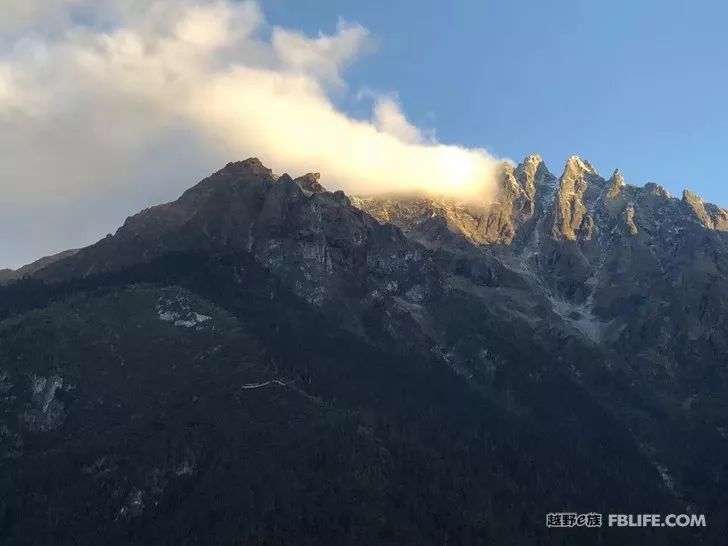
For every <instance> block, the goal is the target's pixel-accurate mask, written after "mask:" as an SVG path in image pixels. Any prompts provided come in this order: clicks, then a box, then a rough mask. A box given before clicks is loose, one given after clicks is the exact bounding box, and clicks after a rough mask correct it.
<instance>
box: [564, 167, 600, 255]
mask: <svg viewBox="0 0 728 546" xmlns="http://www.w3.org/2000/svg"><path fill="white" fill-rule="evenodd" d="M605 185H606V184H605V181H604V179H603V178H602V177H600V176H599V175H598V174H597V173H596V171H595V170H594V168H593V167H592V166H591V165H590V164H589V163H588V162H585V161H582V160H581V159H580V158H579V157H577V156H571V157H570V158H569V160H568V161H567V163H566V168H565V169H564V173H563V174H562V175H561V179H560V184H559V189H558V192H557V195H556V207H555V210H554V223H553V227H552V234H553V236H554V238H564V239H566V240H569V241H575V240H576V239H577V237H582V238H584V239H591V237H592V234H593V230H594V218H593V216H592V214H591V212H590V208H593V207H591V205H593V204H594V203H595V202H596V200H597V199H598V198H599V196H600V195H601V193H602V192H603V191H604V188H605Z"/></svg>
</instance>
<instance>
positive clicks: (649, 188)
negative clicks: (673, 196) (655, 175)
mask: <svg viewBox="0 0 728 546" xmlns="http://www.w3.org/2000/svg"><path fill="white" fill-rule="evenodd" d="M644 189H645V192H646V193H647V194H649V195H654V196H656V197H662V198H663V199H670V192H669V191H667V190H666V189H665V188H663V187H662V186H660V185H659V184H658V183H657V182H648V183H647V184H645V188H644Z"/></svg>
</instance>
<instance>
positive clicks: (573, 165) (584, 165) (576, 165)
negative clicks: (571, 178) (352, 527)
mask: <svg viewBox="0 0 728 546" xmlns="http://www.w3.org/2000/svg"><path fill="white" fill-rule="evenodd" d="M584 173H588V174H598V173H597V171H596V169H595V168H594V166H593V165H592V164H591V163H589V162H588V161H586V160H584V159H582V158H581V157H579V156H578V155H572V156H571V157H569V159H567V160H566V167H565V168H564V175H567V174H584Z"/></svg>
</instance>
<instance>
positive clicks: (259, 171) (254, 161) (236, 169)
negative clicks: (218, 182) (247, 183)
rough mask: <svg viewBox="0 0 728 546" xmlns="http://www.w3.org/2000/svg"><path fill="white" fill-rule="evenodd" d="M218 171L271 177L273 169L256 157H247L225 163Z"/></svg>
mask: <svg viewBox="0 0 728 546" xmlns="http://www.w3.org/2000/svg"><path fill="white" fill-rule="evenodd" d="M219 172H228V173H231V174H232V173H246V174H251V175H262V176H266V177H271V178H273V171H272V170H271V169H269V168H267V167H266V166H265V165H263V163H262V162H261V161H260V159H258V158H257V157H249V158H248V159H244V160H243V161H233V162H231V163H228V164H227V165H225V168H224V169H222V171H219Z"/></svg>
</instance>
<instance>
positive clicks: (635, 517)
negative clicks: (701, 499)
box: [546, 512, 707, 528]
mask: <svg viewBox="0 0 728 546" xmlns="http://www.w3.org/2000/svg"><path fill="white" fill-rule="evenodd" d="M605 522H606V525H607V526H608V527H707V522H706V519H705V514H668V515H666V516H663V515H662V514H607V516H606V517H603V516H602V514H599V513H597V512H589V513H585V514H577V513H576V512H552V513H549V514H546V527H553V528H559V527H561V528H570V527H602V526H603V525H604V523H605Z"/></svg>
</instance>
